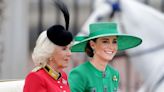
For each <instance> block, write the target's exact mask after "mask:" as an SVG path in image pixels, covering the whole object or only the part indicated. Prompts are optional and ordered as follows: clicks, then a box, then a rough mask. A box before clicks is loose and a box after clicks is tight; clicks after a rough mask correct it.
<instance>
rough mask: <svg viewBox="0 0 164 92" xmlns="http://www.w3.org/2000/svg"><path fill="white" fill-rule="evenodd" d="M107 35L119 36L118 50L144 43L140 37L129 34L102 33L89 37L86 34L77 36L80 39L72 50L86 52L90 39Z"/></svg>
mask: <svg viewBox="0 0 164 92" xmlns="http://www.w3.org/2000/svg"><path fill="white" fill-rule="evenodd" d="M106 36H117V44H118V51H122V50H126V49H130V48H133V47H136V46H138V45H140V44H141V43H142V40H141V39H140V38H138V37H135V36H131V35H127V34H102V35H97V36H94V37H88V38H87V37H84V36H77V37H76V38H75V39H77V40H80V41H77V42H75V43H74V45H73V46H72V48H71V51H72V52H85V48H86V44H87V42H88V41H89V40H91V39H95V38H99V37H106Z"/></svg>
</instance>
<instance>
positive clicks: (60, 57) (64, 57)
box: [50, 44, 72, 68]
mask: <svg viewBox="0 0 164 92" xmlns="http://www.w3.org/2000/svg"><path fill="white" fill-rule="evenodd" d="M70 47H71V45H70V44H69V45H67V46H56V47H55V50H54V53H53V55H52V57H51V58H52V60H50V62H53V64H54V67H57V68H66V67H67V66H68V63H69V61H70V59H71V54H72V53H71V50H70Z"/></svg>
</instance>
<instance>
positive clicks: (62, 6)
mask: <svg viewBox="0 0 164 92" xmlns="http://www.w3.org/2000/svg"><path fill="white" fill-rule="evenodd" d="M55 4H56V6H57V8H59V9H60V10H61V11H62V13H63V15H64V19H65V27H66V30H68V28H69V12H68V9H67V7H66V5H65V4H64V3H63V2H62V1H61V0H56V1H55Z"/></svg>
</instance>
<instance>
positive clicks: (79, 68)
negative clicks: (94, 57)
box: [71, 61, 89, 72]
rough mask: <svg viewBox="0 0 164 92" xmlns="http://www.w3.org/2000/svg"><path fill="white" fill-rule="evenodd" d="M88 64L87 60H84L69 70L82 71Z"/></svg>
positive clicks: (86, 68)
mask: <svg viewBox="0 0 164 92" xmlns="http://www.w3.org/2000/svg"><path fill="white" fill-rule="evenodd" d="M88 64H89V62H88V61H86V62H84V63H83V64H80V65H78V66H76V67H75V68H73V69H72V70H71V72H73V71H78V72H83V71H85V70H88Z"/></svg>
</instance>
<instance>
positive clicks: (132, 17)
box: [78, 0, 164, 92]
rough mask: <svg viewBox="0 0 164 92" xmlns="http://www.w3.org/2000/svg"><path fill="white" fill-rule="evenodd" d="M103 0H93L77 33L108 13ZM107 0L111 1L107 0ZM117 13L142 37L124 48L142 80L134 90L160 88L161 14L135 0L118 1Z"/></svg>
mask: <svg viewBox="0 0 164 92" xmlns="http://www.w3.org/2000/svg"><path fill="white" fill-rule="evenodd" d="M106 1H107V0H95V7H94V11H93V13H92V14H91V15H90V16H89V18H88V20H87V21H86V22H85V24H84V26H83V27H82V31H81V32H80V33H78V35H88V24H90V23H92V22H96V21H97V19H98V18H99V17H104V16H109V15H110V14H111V13H112V7H111V4H109V3H107V2H106ZM110 1H111V0H110ZM120 5H121V13H120V14H121V16H119V18H118V17H117V18H116V19H117V21H118V23H119V24H120V25H121V26H120V28H122V26H123V28H124V29H120V31H122V30H125V31H126V32H127V33H129V34H134V35H137V36H139V37H141V38H142V39H143V43H142V45H140V46H139V47H137V48H135V49H131V50H128V51H127V52H128V55H129V56H130V61H131V62H132V64H133V65H134V66H135V67H136V69H138V71H139V72H141V74H142V76H143V78H144V80H145V82H144V84H143V86H142V87H141V88H140V89H139V90H138V92H161V91H163V90H164V15H163V14H162V13H160V12H159V11H157V10H155V9H153V8H151V7H149V6H146V5H144V4H142V3H140V2H138V1H135V0H120Z"/></svg>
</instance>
